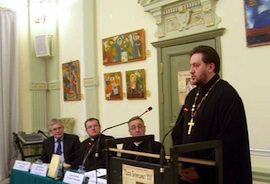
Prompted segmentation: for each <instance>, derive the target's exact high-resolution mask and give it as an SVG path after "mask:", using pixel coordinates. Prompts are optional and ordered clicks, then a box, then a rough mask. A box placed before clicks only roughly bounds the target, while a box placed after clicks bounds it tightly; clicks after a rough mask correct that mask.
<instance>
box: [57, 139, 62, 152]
mask: <svg viewBox="0 0 270 184" xmlns="http://www.w3.org/2000/svg"><path fill="white" fill-rule="evenodd" d="M57 143H58V145H57V149H56V154H57V155H62V147H61V139H57Z"/></svg>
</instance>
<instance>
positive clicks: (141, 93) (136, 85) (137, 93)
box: [126, 69, 146, 100]
mask: <svg viewBox="0 0 270 184" xmlns="http://www.w3.org/2000/svg"><path fill="white" fill-rule="evenodd" d="M126 87H127V99H130V100H132V99H146V80H145V70H144V69H139V70H131V71H126Z"/></svg>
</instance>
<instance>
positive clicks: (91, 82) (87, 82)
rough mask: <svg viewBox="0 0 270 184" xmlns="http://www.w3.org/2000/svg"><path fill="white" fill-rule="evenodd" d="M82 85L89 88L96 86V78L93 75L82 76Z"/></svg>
mask: <svg viewBox="0 0 270 184" xmlns="http://www.w3.org/2000/svg"><path fill="white" fill-rule="evenodd" d="M83 85H84V87H85V88H89V87H92V86H97V85H98V81H97V78H95V77H89V78H84V79H83Z"/></svg>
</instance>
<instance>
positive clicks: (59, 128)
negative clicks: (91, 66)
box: [51, 127, 63, 131]
mask: <svg viewBox="0 0 270 184" xmlns="http://www.w3.org/2000/svg"><path fill="white" fill-rule="evenodd" d="M62 128H63V127H56V128H53V129H51V130H52V131H57V130H61V129H62Z"/></svg>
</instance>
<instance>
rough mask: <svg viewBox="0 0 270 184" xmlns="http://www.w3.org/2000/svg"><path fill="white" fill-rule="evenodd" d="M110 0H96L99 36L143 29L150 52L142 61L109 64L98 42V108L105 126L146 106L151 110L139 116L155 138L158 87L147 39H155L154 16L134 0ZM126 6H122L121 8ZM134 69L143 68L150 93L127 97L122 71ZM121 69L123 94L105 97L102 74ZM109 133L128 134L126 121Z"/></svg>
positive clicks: (152, 51) (153, 53)
mask: <svg viewBox="0 0 270 184" xmlns="http://www.w3.org/2000/svg"><path fill="white" fill-rule="evenodd" d="M114 3H115V2H114V1H109V0H102V1H99V4H98V6H97V7H98V10H99V14H100V17H99V19H98V21H99V24H100V25H99V26H100V28H99V30H98V31H97V32H98V33H99V35H98V38H99V40H101V39H103V38H107V37H111V36H115V35H118V34H122V33H125V32H130V31H134V30H138V29H144V30H145V37H146V49H147V50H148V52H149V53H150V55H149V56H148V57H147V59H146V60H144V61H138V62H133V63H125V64H119V65H113V66H103V65H102V50H101V48H102V45H101V41H100V42H98V44H99V46H98V48H99V50H98V62H99V67H100V70H99V72H100V75H99V76H100V80H99V82H100V84H101V85H100V88H99V89H100V102H101V103H100V112H102V113H101V116H100V118H101V119H102V122H103V123H106V124H105V126H110V125H113V124H117V123H121V122H125V121H128V120H129V119H130V118H131V117H133V116H136V115H140V114H142V113H143V112H144V111H145V110H146V109H147V108H148V107H149V106H152V107H153V110H152V111H151V112H149V113H147V114H145V115H144V116H143V119H144V120H145V123H146V128H147V129H146V131H147V133H149V134H155V138H156V139H157V140H159V110H158V88H157V83H158V81H157V64H156V63H157V53H156V50H155V48H154V47H153V46H152V45H151V42H154V41H156V40H157V38H155V37H154V33H155V31H156V25H155V21H154V18H153V17H152V16H151V15H150V14H149V13H145V12H144V10H143V7H142V6H140V5H139V4H138V3H137V1H136V0H132V1H125V0H120V1H118V2H117V5H116V4H114ZM123 7H126V8H123ZM134 69H145V72H146V86H147V90H148V91H149V92H150V96H148V97H147V99H146V100H127V98H126V82H125V81H126V77H125V71H128V70H134ZM118 71H120V72H121V73H122V77H123V91H124V93H125V94H124V98H123V100H121V101H107V100H105V95H104V93H105V90H104V80H103V74H104V73H109V72H118ZM108 133H109V134H112V135H114V136H115V137H122V136H128V135H129V134H128V131H127V125H124V126H121V127H118V128H115V129H112V130H111V131H108Z"/></svg>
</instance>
